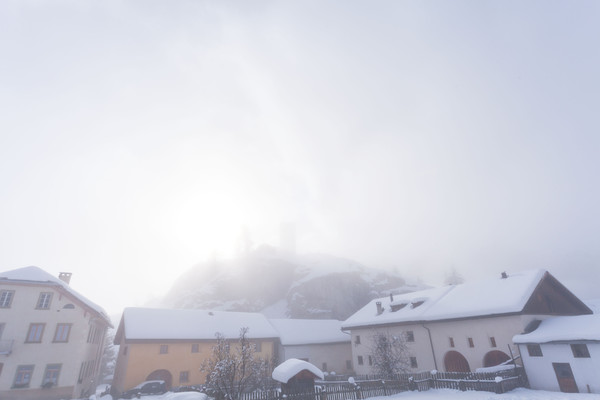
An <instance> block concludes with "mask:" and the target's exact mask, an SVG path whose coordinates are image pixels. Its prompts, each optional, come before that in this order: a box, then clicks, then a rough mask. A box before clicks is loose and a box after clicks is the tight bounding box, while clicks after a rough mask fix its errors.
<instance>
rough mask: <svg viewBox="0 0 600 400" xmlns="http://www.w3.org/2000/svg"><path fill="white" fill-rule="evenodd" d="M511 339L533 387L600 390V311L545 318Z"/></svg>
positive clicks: (573, 390)
mask: <svg viewBox="0 0 600 400" xmlns="http://www.w3.org/2000/svg"><path fill="white" fill-rule="evenodd" d="M534 327H535V326H532V327H531V328H532V329H533V328H534ZM513 340H514V342H515V343H517V344H518V346H519V350H520V352H521V355H522V357H523V365H524V366H525V371H526V372H527V377H528V378H529V384H530V385H531V388H532V389H541V390H556V391H558V390H560V391H562V392H590V393H600V379H599V377H600V315H598V314H594V315H582V316H577V317H555V318H548V319H546V320H544V321H541V323H540V325H539V326H538V327H537V328H536V329H534V330H533V331H532V332H530V333H526V334H522V335H516V336H515V337H514V339H513Z"/></svg>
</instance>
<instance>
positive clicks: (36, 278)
mask: <svg viewBox="0 0 600 400" xmlns="http://www.w3.org/2000/svg"><path fill="white" fill-rule="evenodd" d="M5 281H6V282H15V283H36V284H46V285H51V286H59V287H61V288H62V289H64V290H65V291H66V292H68V293H69V294H70V295H71V296H73V297H74V298H76V299H77V300H79V301H81V302H82V303H83V304H85V305H86V306H87V307H89V308H91V309H92V310H93V311H95V312H97V313H98V314H100V315H101V316H102V317H103V318H104V319H105V320H106V321H107V322H108V323H109V324H110V318H109V317H108V315H107V314H106V312H105V311H104V309H103V308H102V307H100V306H99V305H98V304H96V303H94V302H92V301H91V300H89V299H87V298H86V297H85V296H82V295H81V294H79V293H78V292H76V291H75V290H73V289H72V288H71V287H70V286H69V285H68V284H67V283H66V282H63V281H62V280H60V279H58V278H57V277H55V276H53V275H50V274H49V273H48V272H46V271H44V270H43V269H41V268H39V267H35V266H31V267H24V268H17V269H13V270H10V271H6V272H2V273H0V282H5Z"/></svg>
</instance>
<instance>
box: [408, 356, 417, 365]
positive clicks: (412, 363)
mask: <svg viewBox="0 0 600 400" xmlns="http://www.w3.org/2000/svg"><path fill="white" fill-rule="evenodd" d="M409 359H410V367H411V368H419V363H418V362H417V357H410V358H409Z"/></svg>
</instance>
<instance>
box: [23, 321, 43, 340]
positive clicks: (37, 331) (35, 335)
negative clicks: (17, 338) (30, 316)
mask: <svg viewBox="0 0 600 400" xmlns="http://www.w3.org/2000/svg"><path fill="white" fill-rule="evenodd" d="M45 326H46V324H31V325H29V332H27V339H26V340H25V343H40V342H41V341H42V335H43V334H44V327H45Z"/></svg>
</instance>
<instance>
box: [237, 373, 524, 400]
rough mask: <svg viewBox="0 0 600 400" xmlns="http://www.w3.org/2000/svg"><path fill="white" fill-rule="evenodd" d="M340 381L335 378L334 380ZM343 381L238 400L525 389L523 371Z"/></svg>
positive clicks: (358, 399) (348, 399) (357, 399)
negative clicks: (303, 389)
mask: <svg viewBox="0 0 600 400" xmlns="http://www.w3.org/2000/svg"><path fill="white" fill-rule="evenodd" d="M340 378H341V377H340V376H338V379H340ZM351 381H352V382H353V383H350V382H348V381H347V380H346V381H341V380H338V381H331V380H326V381H317V382H316V384H315V388H314V390H313V391H310V392H306V393H290V394H282V393H281V392H280V391H279V390H266V391H260V392H259V391H255V392H251V393H243V394H241V395H240V397H239V400H362V399H367V398H370V397H378V396H390V395H393V394H397V393H400V392H405V391H408V390H413V391H416V390H418V391H420V392H421V391H426V390H429V389H457V390H462V391H467V390H479V391H487V392H495V393H505V392H507V391H510V390H513V389H515V388H517V387H527V386H528V384H527V377H526V375H525V371H524V369H523V368H514V369H509V370H504V371H498V372H485V373H475V372H467V373H462V372H436V371H432V372H421V373H418V374H401V375H395V376H392V377H389V378H387V379H381V377H377V376H372V375H370V376H355V377H353V379H352V380H351Z"/></svg>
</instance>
